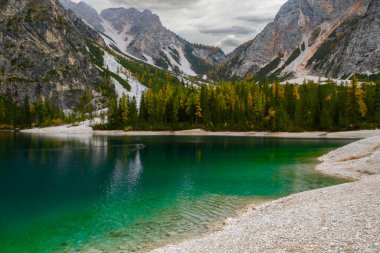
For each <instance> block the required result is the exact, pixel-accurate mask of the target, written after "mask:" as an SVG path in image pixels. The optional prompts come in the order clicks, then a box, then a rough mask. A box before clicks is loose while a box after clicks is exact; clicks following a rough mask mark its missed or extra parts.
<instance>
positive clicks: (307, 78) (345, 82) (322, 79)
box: [282, 75, 351, 85]
mask: <svg viewBox="0 0 380 253" xmlns="http://www.w3.org/2000/svg"><path fill="white" fill-rule="evenodd" d="M329 80H330V81H333V82H334V83H337V84H343V85H348V84H350V83H351V81H350V80H347V79H346V80H343V79H332V78H327V77H319V76H311V75H303V76H300V77H297V78H294V79H290V80H287V81H284V82H282V83H283V84H285V83H292V84H300V85H301V84H303V83H304V82H307V81H313V82H315V83H318V82H321V84H325V83H327V81H329Z"/></svg>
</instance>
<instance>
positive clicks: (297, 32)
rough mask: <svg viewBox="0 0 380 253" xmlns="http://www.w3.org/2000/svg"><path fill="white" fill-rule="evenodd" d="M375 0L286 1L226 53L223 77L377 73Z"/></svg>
mask: <svg viewBox="0 0 380 253" xmlns="http://www.w3.org/2000/svg"><path fill="white" fill-rule="evenodd" d="M371 2H372V3H371ZM378 4H379V1H377V0H373V1H371V0H361V1H357V0H347V1H340V0H324V1H313V0H289V1H288V2H287V3H285V4H284V5H283V6H282V8H281V9H280V11H279V13H278V14H277V16H276V17H275V19H274V21H273V22H271V23H270V24H268V25H267V26H266V27H265V29H264V30H263V31H262V32H261V33H260V34H258V35H257V36H256V37H255V38H254V39H253V40H252V41H249V42H247V43H246V44H244V45H242V46H240V47H239V48H237V49H236V50H235V51H234V52H232V53H231V54H230V55H229V56H228V60H227V62H226V64H225V65H224V68H223V70H224V72H226V76H229V77H233V76H235V77H243V76H245V75H251V76H255V77H256V78H258V79H260V78H261V77H264V76H271V75H272V76H276V77H278V76H279V77H283V78H286V77H289V76H302V75H306V74H318V75H325V76H328V77H336V78H339V77H343V76H346V77H347V76H350V75H352V74H355V73H365V72H379V70H380V69H379V64H378V59H379V56H380V55H379V50H378V49H379V44H380V43H379V39H380V36H379V32H378V31H379V29H378V27H379V18H378V15H379V12H378V10H377V8H378V7H377V6H378ZM369 5H370V7H368V6H369ZM376 29H377V30H376ZM368 33H369V34H368ZM374 63H375V64H374Z"/></svg>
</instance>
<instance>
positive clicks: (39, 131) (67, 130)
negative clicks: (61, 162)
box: [20, 122, 380, 139]
mask: <svg viewBox="0 0 380 253" xmlns="http://www.w3.org/2000/svg"><path fill="white" fill-rule="evenodd" d="M20 133H24V134H36V135H65V134H70V135H77V134H78V135H79V134H87V135H93V136H221V137H223V136H225V137H228V136H231V137H260V138H261V137H269V138H295V139H302V138H305V139H364V138H368V137H372V136H380V129H376V130H355V131H343V132H320V131H316V132H254V131H251V132H231V131H223V132H221V131H215V132H213V131H205V130H203V129H191V130H181V131H130V132H125V131H122V130H112V131H107V130H93V129H92V127H91V126H90V125H89V123H88V122H85V124H82V125H79V126H71V125H63V126H57V127H46V128H33V129H24V130H20Z"/></svg>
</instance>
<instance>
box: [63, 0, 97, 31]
mask: <svg viewBox="0 0 380 253" xmlns="http://www.w3.org/2000/svg"><path fill="white" fill-rule="evenodd" d="M59 1H60V3H61V4H62V6H63V7H64V8H65V9H70V10H72V11H73V12H74V13H75V14H76V15H77V16H78V17H80V18H81V19H83V21H85V22H86V23H87V24H89V25H91V26H92V27H93V28H94V29H95V30H97V31H100V32H104V27H103V25H102V20H101V19H100V17H99V14H98V12H97V11H96V10H95V9H94V8H92V7H91V6H90V5H88V4H86V3H85V2H79V3H78V4H76V3H74V2H72V1H70V0H59Z"/></svg>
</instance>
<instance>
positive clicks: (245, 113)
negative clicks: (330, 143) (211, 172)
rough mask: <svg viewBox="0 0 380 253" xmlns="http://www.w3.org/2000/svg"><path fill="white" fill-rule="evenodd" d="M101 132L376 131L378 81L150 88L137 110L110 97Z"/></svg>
mask: <svg viewBox="0 0 380 253" xmlns="http://www.w3.org/2000/svg"><path fill="white" fill-rule="evenodd" d="M108 119H109V123H108V125H105V126H98V128H100V129H128V130H129V129H141V130H164V129H186V128H187V129H188V128H195V127H200V128H204V129H209V130H235V131H248V130H255V131H304V130H307V131H315V130H327V131H338V130H352V129H360V128H376V127H380V83H379V82H377V84H376V85H373V84H363V85H360V86H359V85H358V82H357V80H356V79H354V80H353V81H352V83H351V85H349V86H343V85H336V84H334V83H331V82H330V83H328V84H323V85H321V84H318V83H315V82H312V81H309V82H307V83H305V84H303V85H296V84H284V85H282V84H279V83H278V82H275V83H274V84H273V85H270V84H269V83H268V82H264V83H255V82H253V81H247V80H243V81H240V82H236V83H222V84H220V85H206V84H205V85H203V86H201V87H200V88H198V87H191V86H187V87H186V86H172V85H164V86H163V87H162V88H160V89H158V90H154V89H150V90H148V91H147V92H146V93H145V94H144V95H143V98H142V101H141V104H140V109H139V110H137V105H136V102H135V101H129V100H128V98H127V97H126V96H124V97H123V98H122V99H121V100H120V101H116V99H111V101H110V105H109V112H108Z"/></svg>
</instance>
